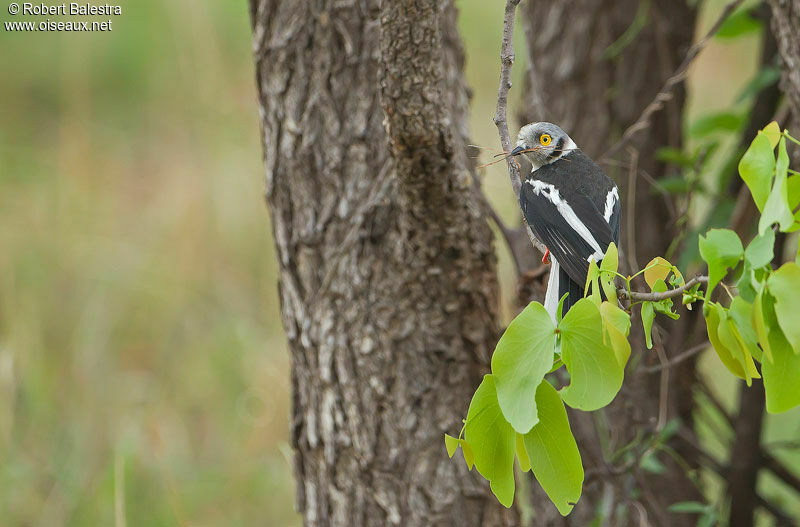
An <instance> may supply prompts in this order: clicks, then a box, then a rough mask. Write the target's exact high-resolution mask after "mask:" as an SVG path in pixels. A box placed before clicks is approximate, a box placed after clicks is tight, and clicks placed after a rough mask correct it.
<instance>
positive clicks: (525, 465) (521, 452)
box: [517, 433, 531, 472]
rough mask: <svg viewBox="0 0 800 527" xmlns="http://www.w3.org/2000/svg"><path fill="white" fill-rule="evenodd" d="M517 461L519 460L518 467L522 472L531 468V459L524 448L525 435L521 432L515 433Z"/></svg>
mask: <svg viewBox="0 0 800 527" xmlns="http://www.w3.org/2000/svg"><path fill="white" fill-rule="evenodd" d="M517 461H519V468H520V469H521V470H522V471H523V472H527V471H529V470H530V469H531V459H530V458H529V457H528V451H527V450H526V449H525V437H524V436H523V435H522V434H519V433H518V434H517Z"/></svg>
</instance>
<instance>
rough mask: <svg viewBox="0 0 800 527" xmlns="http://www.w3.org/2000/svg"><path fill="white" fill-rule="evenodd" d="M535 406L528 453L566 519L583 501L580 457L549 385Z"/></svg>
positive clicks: (540, 392)
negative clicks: (536, 417) (581, 498)
mask: <svg viewBox="0 0 800 527" xmlns="http://www.w3.org/2000/svg"><path fill="white" fill-rule="evenodd" d="M576 306H577V304H576ZM573 309H574V307H573ZM569 313H572V310H570V311H569ZM569 313H567V316H569ZM536 404H537V405H538V407H539V423H538V424H537V425H536V426H534V427H533V429H532V430H531V431H530V432H528V433H527V434H525V449H526V450H527V452H528V456H529V457H530V462H531V467H532V469H533V475H534V476H535V477H536V480H537V481H538V482H539V484H540V485H541V486H542V488H543V489H544V491H545V492H546V493H547V496H548V497H549V498H550V500H551V501H552V502H553V503H554V504H555V506H556V507H557V508H558V512H560V513H561V515H562V516H566V515H567V514H569V513H570V512H571V511H572V507H573V506H574V504H575V503H576V502H577V501H578V499H579V498H580V497H581V487H582V486H583V464H582V463H581V454H580V452H579V451H578V445H577V444H576V443H575V437H574V436H573V435H572V430H570V427H569V420H568V419H567V411H566V409H565V408H564V403H562V402H561V398H560V397H559V396H558V392H557V391H556V390H555V388H553V387H552V386H550V383H548V382H547V381H543V382H542V384H541V385H539V388H538V389H537V390H536Z"/></svg>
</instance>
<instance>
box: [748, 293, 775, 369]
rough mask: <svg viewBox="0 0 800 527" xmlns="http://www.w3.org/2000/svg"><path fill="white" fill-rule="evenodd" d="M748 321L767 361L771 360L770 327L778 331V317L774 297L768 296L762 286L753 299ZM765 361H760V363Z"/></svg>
mask: <svg viewBox="0 0 800 527" xmlns="http://www.w3.org/2000/svg"><path fill="white" fill-rule="evenodd" d="M750 322H751V323H752V324H753V329H754V330H755V332H756V337H757V338H758V343H759V344H761V349H762V350H763V352H764V356H765V357H766V359H767V361H772V360H773V358H772V348H771V347H770V345H769V331H770V328H773V327H774V328H775V329H776V330H778V331H780V327H779V326H778V319H777V317H776V316H775V299H774V298H772V296H770V294H769V292H768V291H767V288H766V287H762V288H761V290H760V291H758V293H756V298H755V300H754V301H753V311H752V313H751V314H750ZM763 362H765V361H762V363H763Z"/></svg>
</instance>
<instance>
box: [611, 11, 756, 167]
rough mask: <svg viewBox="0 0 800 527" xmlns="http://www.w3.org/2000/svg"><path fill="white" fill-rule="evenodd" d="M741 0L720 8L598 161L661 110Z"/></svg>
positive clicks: (638, 130) (635, 132)
mask: <svg viewBox="0 0 800 527" xmlns="http://www.w3.org/2000/svg"><path fill="white" fill-rule="evenodd" d="M743 1H744V0H733V1H732V2H729V3H728V5H726V6H725V9H723V10H722V13H721V14H720V16H719V18H717V21H716V22H714V25H712V26H711V29H709V30H708V33H706V34H705V36H704V37H703V38H701V39H700V40H698V41H697V43H695V45H694V46H692V47H691V48H689V51H687V52H686V56H685V57H684V58H683V62H681V64H680V66H678V68H677V69H676V70H675V73H673V74H672V76H671V77H670V78H668V79H667V80H666V82H665V83H664V86H663V87H662V88H661V91H659V92H658V93H657V94H656V96H655V98H654V99H653V102H651V103H650V104H648V105H647V107H646V108H645V109H644V111H643V112H642V114H641V115H640V116H639V119H637V120H636V122H634V123H633V124H632V125H630V126H629V127H628V128H627V129H626V130H625V132H624V133H623V134H622V137H621V138H620V140H619V141H617V142H616V143H615V144H614V145H613V146H612V147H611V148H609V149H608V151H606V153H605V154H603V157H602V158H600V163H605V162H606V160H607V159H608V158H611V157H613V156H614V155H616V154H617V153H618V152H619V151H620V150H621V149H622V147H623V146H625V145H626V144H628V142H629V141H630V140H631V139H632V138H633V136H635V135H636V134H637V133H639V132H640V131H642V130H645V129H646V128H648V127H649V126H650V119H651V118H652V117H653V114H655V113H656V112H658V111H659V110H661V109H662V108H663V107H664V103H666V102H667V101H669V100H670V99H672V90H673V89H674V88H675V86H677V85H678V84H680V83H681V82H683V80H684V79H685V78H686V74H687V73H688V72H689V66H691V64H692V62H693V61H694V59H695V58H697V55H699V54H700V52H701V51H703V49H704V48H705V47H706V45H707V44H708V42H709V41H710V40H711V38H712V37H713V36H714V35H715V34H716V33H717V31H719V28H720V27H721V26H722V24H723V22H725V20H726V19H727V18H728V16H730V14H731V13H733V11H734V10H735V9H736V8H737V7H739V6H740V5H741V4H742V2H743Z"/></svg>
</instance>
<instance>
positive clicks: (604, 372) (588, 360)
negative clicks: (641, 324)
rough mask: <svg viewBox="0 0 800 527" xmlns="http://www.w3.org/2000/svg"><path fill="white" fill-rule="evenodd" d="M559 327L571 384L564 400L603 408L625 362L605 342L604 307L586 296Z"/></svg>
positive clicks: (584, 407)
mask: <svg viewBox="0 0 800 527" xmlns="http://www.w3.org/2000/svg"><path fill="white" fill-rule="evenodd" d="M558 328H559V331H560V332H561V358H562V360H563V361H564V364H565V365H566V366H567V371H569V374H570V384H569V386H567V387H565V388H563V389H562V390H561V396H562V398H563V399H564V402H565V403H567V404H568V405H570V406H571V407H573V408H578V409H581V410H586V411H591V410H597V409H598V408H602V407H603V406H605V405H607V404H608V403H610V402H611V401H612V400H613V399H614V396H615V395H616V394H617V392H618V391H619V389H620V386H621V385H622V376H623V370H624V365H620V363H619V362H618V360H617V356H616V354H615V353H614V350H613V349H611V347H610V346H608V345H606V344H604V343H603V333H602V330H603V325H602V319H601V316H600V309H599V308H598V307H597V305H596V304H595V303H594V302H593V301H592V300H591V299H588V298H583V299H581V300H579V301H578V302H577V303H576V304H575V305H574V306H572V309H570V310H569V312H567V314H566V315H565V316H564V320H562V321H561V324H559V326H558ZM529 452H530V451H529Z"/></svg>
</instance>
